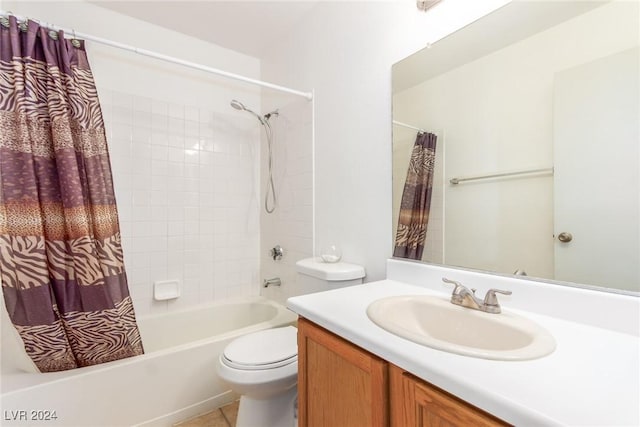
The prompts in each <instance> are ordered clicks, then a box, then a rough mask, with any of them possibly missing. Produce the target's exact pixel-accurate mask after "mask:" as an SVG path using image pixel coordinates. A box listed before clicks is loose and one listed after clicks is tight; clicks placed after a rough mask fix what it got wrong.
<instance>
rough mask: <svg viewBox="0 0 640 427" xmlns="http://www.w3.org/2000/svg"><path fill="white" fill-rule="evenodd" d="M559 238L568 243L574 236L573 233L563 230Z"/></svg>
mask: <svg viewBox="0 0 640 427" xmlns="http://www.w3.org/2000/svg"><path fill="white" fill-rule="evenodd" d="M558 240H560V241H561V242H562V243H567V242H570V241H572V240H573V236H572V235H571V233H569V232H567V231H563V232H562V233H560V234H558Z"/></svg>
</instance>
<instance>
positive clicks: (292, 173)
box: [260, 99, 314, 304]
mask: <svg viewBox="0 0 640 427" xmlns="http://www.w3.org/2000/svg"><path fill="white" fill-rule="evenodd" d="M276 103H277V104H279V115H278V117H273V118H271V120H270V123H271V125H272V127H273V130H274V138H273V156H274V158H273V177H274V182H275V187H276V194H277V197H278V203H277V206H276V210H275V211H274V212H273V213H272V214H267V213H266V212H265V210H264V194H265V191H266V185H267V184H266V183H267V180H268V173H267V171H268V169H267V166H266V165H267V162H268V158H267V153H268V151H267V143H266V139H265V135H264V133H263V134H262V140H263V145H262V147H263V150H262V161H261V162H262V163H261V164H262V168H261V173H262V180H261V182H262V184H261V196H260V211H261V214H260V215H261V219H260V225H261V239H260V247H261V250H260V255H261V260H260V261H261V263H260V272H261V276H260V283H262V281H263V280H264V279H269V278H274V277H279V278H280V279H281V281H282V285H281V286H280V287H269V288H268V289H265V288H262V292H261V293H262V295H264V296H266V297H267V298H270V299H273V300H275V301H278V302H280V303H283V304H284V303H285V301H286V299H287V298H288V297H291V296H295V295H300V294H303V293H305V289H302V288H301V287H300V285H299V283H298V280H297V273H296V268H295V264H296V262H297V261H298V260H300V259H303V258H308V257H310V256H312V254H313V245H314V242H313V237H314V235H313V225H314V224H313V150H312V148H313V145H312V138H313V126H312V117H313V114H312V104H311V102H310V101H307V100H302V99H299V100H296V101H294V102H290V103H288V104H284V102H282V101H281V102H276ZM267 110H270V109H267ZM276 245H280V246H281V247H282V248H283V249H284V256H283V257H282V259H280V260H274V259H273V258H272V257H271V256H270V249H271V248H273V247H274V246H276Z"/></svg>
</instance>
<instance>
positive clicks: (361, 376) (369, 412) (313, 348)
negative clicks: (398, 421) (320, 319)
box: [298, 318, 389, 427]
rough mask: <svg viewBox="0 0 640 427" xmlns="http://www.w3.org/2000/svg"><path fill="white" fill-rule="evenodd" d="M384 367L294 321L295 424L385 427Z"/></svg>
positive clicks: (314, 327) (379, 361)
mask: <svg viewBox="0 0 640 427" xmlns="http://www.w3.org/2000/svg"><path fill="white" fill-rule="evenodd" d="M387 365H388V363H387V362H386V361H384V360H382V359H380V358H378V357H376V356H374V355H372V354H371V353H369V352H367V351H365V350H363V349H361V348H359V347H357V346H355V345H353V344H352V343H350V342H348V341H345V340H344V339H342V338H340V337H338V336H336V335H334V334H332V333H330V332H328V331H327V330H325V329H322V328H321V327H319V326H317V325H315V324H313V323H311V322H309V321H308V320H305V319H303V318H300V319H299V320H298V425H299V426H300V427H358V426H362V427H386V426H388V425H389V415H388V414H389V409H388V407H389V396H388V389H389V387H388V374H387Z"/></svg>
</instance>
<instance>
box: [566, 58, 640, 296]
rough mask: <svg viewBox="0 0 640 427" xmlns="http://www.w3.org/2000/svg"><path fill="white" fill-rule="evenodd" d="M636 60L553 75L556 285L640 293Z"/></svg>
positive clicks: (590, 65) (614, 61)
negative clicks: (580, 284) (570, 284)
mask: <svg viewBox="0 0 640 427" xmlns="http://www.w3.org/2000/svg"><path fill="white" fill-rule="evenodd" d="M639 61H640V56H639V50H638V48H634V49H630V50H626V51H623V52H621V53H617V54H614V55H611V56H608V57H604V58H601V59H598V60H596V61H593V62H589V63H586V64H583V65H581V66H578V67H575V68H572V69H569V70H566V71H563V72H560V73H558V74H557V75H556V80H555V87H554V116H553V120H554V214H555V217H554V228H555V278H556V279H557V280H564V281H570V282H578V283H586V284H594V285H600V286H606V287H615V288H619V289H627V290H636V291H637V290H640V244H639V241H640V226H639V199H640V175H639V172H638V169H639V164H640V155H639V149H638V145H639V139H640V138H639V117H640V108H639V101H638V98H639V96H640V84H639V79H640V78H639V73H640V70H639ZM560 233H570V236H569V235H562V236H560ZM559 237H560V238H562V240H565V241H564V242H562V241H560V239H559Z"/></svg>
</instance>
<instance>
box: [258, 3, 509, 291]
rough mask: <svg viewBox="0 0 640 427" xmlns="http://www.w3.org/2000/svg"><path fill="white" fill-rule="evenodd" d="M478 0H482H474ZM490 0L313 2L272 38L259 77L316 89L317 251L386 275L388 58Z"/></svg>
mask: <svg viewBox="0 0 640 427" xmlns="http://www.w3.org/2000/svg"><path fill="white" fill-rule="evenodd" d="M479 3H481V4H479ZM503 3H504V1H502V2H497V1H487V2H474V1H463V0H449V1H447V2H443V3H441V4H439V5H438V6H436V7H435V8H433V9H432V10H431V11H430V12H429V13H427V14H424V13H421V12H419V11H418V10H417V9H416V7H415V3H414V2H404V1H403V2H398V1H389V2H320V3H319V4H318V5H317V6H316V7H315V8H314V9H313V10H312V13H310V14H309V15H308V16H306V18H305V19H303V20H302V21H301V22H300V23H299V25H298V26H297V27H296V28H295V29H294V30H293V31H292V32H291V33H290V34H287V37H286V39H282V40H280V41H279V42H274V43H272V44H271V46H273V47H272V49H271V50H270V51H267V52H266V53H265V55H263V56H262V57H261V59H262V78H263V79H264V80H267V81H273V82H275V83H278V84H282V85H286V86H289V87H295V88H304V89H305V90H309V88H313V89H314V90H315V100H314V105H315V115H314V129H315V134H314V137H315V151H314V159H315V171H316V176H315V193H316V194H315V214H316V225H315V234H316V242H315V248H314V249H315V250H316V251H318V250H319V248H320V247H322V246H325V245H327V244H331V243H333V244H336V245H338V246H340V247H341V248H342V252H343V259H344V260H345V261H349V262H353V263H358V264H361V265H363V266H365V269H366V272H367V278H366V280H368V281H371V280H378V279H382V278H384V277H385V260H386V259H387V258H388V257H390V256H391V253H392V240H391V234H392V233H391V228H392V227H391V65H392V64H393V63H394V62H397V61H399V60H400V59H402V58H404V57H406V56H408V55H409V54H411V53H412V52H414V51H416V50H418V49H420V48H422V47H424V46H425V45H426V44H427V43H428V42H433V41H436V40H438V39H439V38H441V37H443V36H445V35H446V34H449V33H450V32H452V31H454V30H455V29H457V28H460V27H461V26H463V25H465V24H467V23H469V22H471V21H473V20H474V19H477V17H479V16H482V15H484V14H486V13H487V12H488V11H489V10H492V9H493V8H495V7H496V6H497V4H503Z"/></svg>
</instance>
